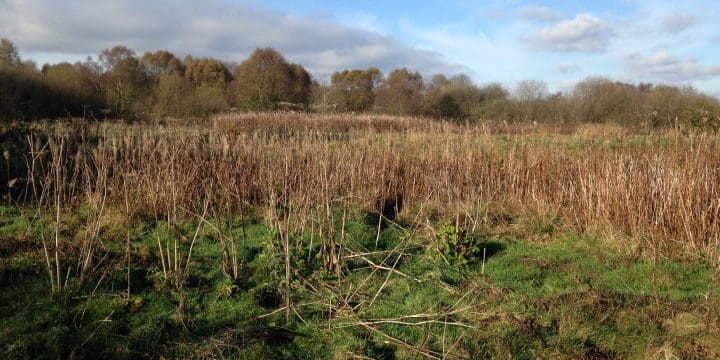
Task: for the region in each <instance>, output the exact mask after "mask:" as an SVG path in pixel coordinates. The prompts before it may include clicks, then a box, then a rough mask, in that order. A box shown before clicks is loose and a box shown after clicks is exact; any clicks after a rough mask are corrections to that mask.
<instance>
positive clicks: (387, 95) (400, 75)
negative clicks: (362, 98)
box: [375, 68, 424, 115]
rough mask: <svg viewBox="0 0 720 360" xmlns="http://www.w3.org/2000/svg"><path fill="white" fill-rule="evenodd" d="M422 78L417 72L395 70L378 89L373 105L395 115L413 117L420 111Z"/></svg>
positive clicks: (403, 69)
mask: <svg viewBox="0 0 720 360" xmlns="http://www.w3.org/2000/svg"><path fill="white" fill-rule="evenodd" d="M423 88H424V85H423V78H422V76H421V75H420V73H418V72H410V71H408V69H405V68H402V69H397V70H394V71H393V72H391V73H390V74H388V76H387V77H386V78H385V80H384V81H383V82H382V83H381V84H380V86H379V87H378V92H377V97H376V99H375V104H376V105H377V106H378V108H380V109H381V110H383V111H385V112H388V113H391V114H396V115H415V114H419V113H420V112H421V111H422V106H421V104H422V96H423Z"/></svg>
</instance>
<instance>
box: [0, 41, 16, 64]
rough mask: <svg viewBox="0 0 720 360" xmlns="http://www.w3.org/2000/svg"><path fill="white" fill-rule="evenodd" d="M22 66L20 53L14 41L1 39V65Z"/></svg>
mask: <svg viewBox="0 0 720 360" xmlns="http://www.w3.org/2000/svg"><path fill="white" fill-rule="evenodd" d="M20 64H21V60H20V53H19V52H18V49H17V47H16V46H15V44H13V42H12V41H10V40H8V39H6V38H2V39H0V65H8V66H17V65H20Z"/></svg>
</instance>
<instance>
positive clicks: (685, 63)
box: [625, 51, 720, 82]
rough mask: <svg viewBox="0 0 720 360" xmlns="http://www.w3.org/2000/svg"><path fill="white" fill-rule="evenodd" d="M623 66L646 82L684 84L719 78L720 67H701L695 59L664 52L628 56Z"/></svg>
mask: <svg viewBox="0 0 720 360" xmlns="http://www.w3.org/2000/svg"><path fill="white" fill-rule="evenodd" d="M625 65H626V66H627V67H628V69H629V70H630V71H631V72H633V73H634V74H637V75H639V76H641V77H644V78H646V79H648V80H661V81H670V82H685V81H690V80H706V79H711V78H714V77H717V76H720V66H701V65H699V64H698V63H697V59H694V58H689V59H681V58H678V57H676V56H673V55H671V54H669V53H667V52H665V51H660V52H657V53H655V54H652V55H643V54H640V53H631V54H628V55H626V56H625Z"/></svg>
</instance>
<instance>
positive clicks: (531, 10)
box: [519, 6, 563, 22]
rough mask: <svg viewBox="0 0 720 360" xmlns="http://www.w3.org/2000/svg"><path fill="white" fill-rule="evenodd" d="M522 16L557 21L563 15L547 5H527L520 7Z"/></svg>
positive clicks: (537, 19)
mask: <svg viewBox="0 0 720 360" xmlns="http://www.w3.org/2000/svg"><path fill="white" fill-rule="evenodd" d="M519 14H520V17H522V18H524V19H528V20H535V21H546V22H555V21H560V20H562V18H563V16H562V15H561V14H560V13H558V12H556V11H554V10H553V9H550V8H549V7H547V6H525V7H522V8H520V11H519Z"/></svg>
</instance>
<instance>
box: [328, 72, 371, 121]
mask: <svg viewBox="0 0 720 360" xmlns="http://www.w3.org/2000/svg"><path fill="white" fill-rule="evenodd" d="M381 79H382V75H381V74H380V70H378V69H377V68H373V67H371V68H368V69H366V70H359V69H355V70H344V71H338V72H335V73H334V74H333V75H332V78H331V83H330V91H329V101H330V102H331V103H332V104H334V105H335V107H336V108H337V109H338V110H340V111H367V110H370V108H371V107H372V105H373V103H374V102H375V91H376V89H377V86H378V84H379V83H380V80H381Z"/></svg>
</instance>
